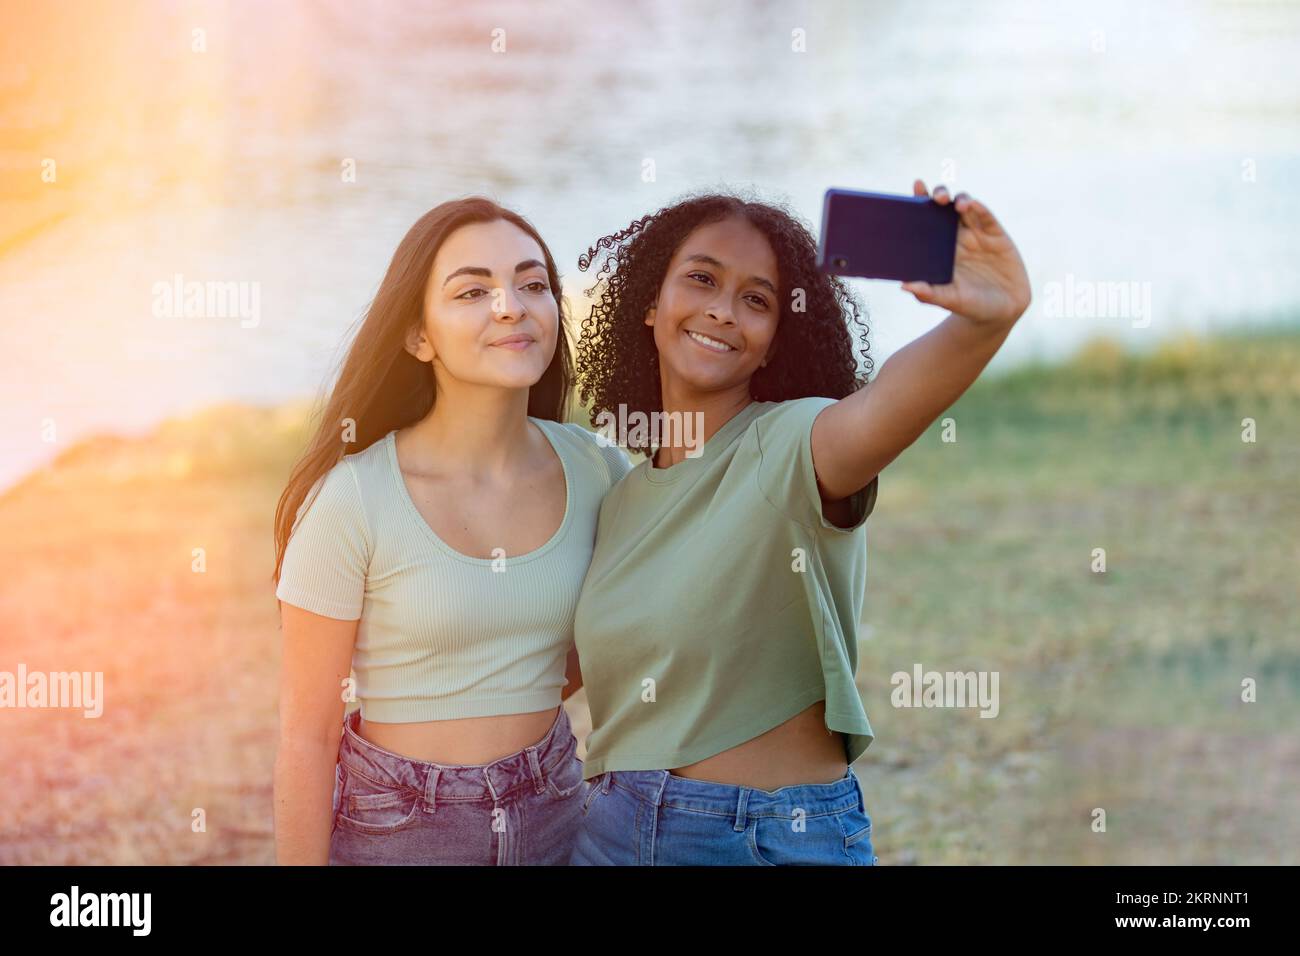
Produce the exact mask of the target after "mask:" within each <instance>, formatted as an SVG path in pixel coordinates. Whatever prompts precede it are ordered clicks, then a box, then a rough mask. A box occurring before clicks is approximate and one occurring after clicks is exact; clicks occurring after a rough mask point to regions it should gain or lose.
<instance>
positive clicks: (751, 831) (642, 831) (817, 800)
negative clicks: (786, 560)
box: [569, 767, 879, 866]
mask: <svg viewBox="0 0 1300 956" xmlns="http://www.w3.org/2000/svg"><path fill="white" fill-rule="evenodd" d="M582 813H583V818H582V826H581V828H580V829H579V831H578V835H577V842H576V843H575V844H574V848H573V855H572V856H571V857H570V858H569V862H570V864H572V865H574V866H791V865H805V866H874V865H875V864H876V863H877V862H879V860H878V858H877V857H876V855H875V853H874V852H873V851H872V847H871V817H869V816H868V815H867V812H866V806H865V805H864V803H863V797H862V785H861V783H860V782H859V781H858V778H857V776H856V774H854V772H853V768H852V767H850V768H849V769H848V770H847V771H846V772H845V774H844V776H843V777H841V778H840V779H839V780H837V781H835V782H834V783H821V784H798V785H795V786H789V787H781V788H780V789H778V790H757V789H754V788H752V787H737V786H731V785H729V784H723V783H713V782H710V781H707V780H694V779H691V778H689V777H677V776H674V775H673V774H671V773H669V772H668V771H667V770H611V771H608V772H606V773H603V774H600V775H599V776H596V777H594V778H592V780H591V786H590V790H589V791H588V792H587V795H586V797H585V798H584V800H583V802H582Z"/></svg>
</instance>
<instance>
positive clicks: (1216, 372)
mask: <svg viewBox="0 0 1300 956" xmlns="http://www.w3.org/2000/svg"><path fill="white" fill-rule="evenodd" d="M309 408H310V405H309V403H306V402H300V403H293V404H290V405H285V406H282V407H278V408H271V409H258V408H248V407H244V406H233V405H232V406H219V407H215V408H213V409H210V410H208V411H206V412H204V413H202V414H200V415H197V416H194V417H192V418H188V419H185V420H177V421H169V422H167V423H164V424H163V425H161V426H159V428H158V429H157V430H156V432H155V433H154V434H152V435H151V436H149V437H147V438H144V439H123V438H112V437H101V438H95V439H90V440H87V441H85V442H81V443H79V444H78V445H76V446H74V447H73V448H70V449H69V450H68V451H67V452H65V453H64V454H63V455H62V456H61V457H60V458H59V459H58V460H57V461H56V462H55V463H54V464H53V465H52V466H50V467H48V468H45V469H42V470H40V471H38V472H36V473H34V474H33V475H31V476H30V477H29V478H28V479H27V480H25V481H24V482H22V483H21V484H20V485H18V486H17V487H15V488H14V489H12V490H11V491H10V492H8V493H7V494H5V495H4V496H3V497H2V498H0V561H3V563H4V566H5V567H6V568H7V569H10V571H9V572H8V573H7V574H6V576H5V578H4V580H3V583H2V584H0V614H3V615H4V620H5V621H6V622H7V624H6V628H5V629H4V632H3V633H2V634H0V668H4V669H13V667H15V666H16V664H17V663H18V662H19V661H22V662H24V663H26V665H27V667H28V668H29V670H35V669H45V670H67V669H78V670H103V671H104V672H105V680H106V685H107V686H106V697H107V703H106V710H105V714H104V716H103V717H101V718H99V719H98V720H85V719H82V718H80V717H78V716H74V715H72V714H69V713H67V712H59V711H50V710H47V711H23V710H18V711H12V712H9V713H7V714H4V715H3V719H4V721H5V724H4V727H5V730H6V732H5V733H3V734H0V761H3V765H4V766H5V767H6V768H9V772H8V774H7V777H8V779H7V781H6V799H4V800H3V801H0V863H56V864H57V863H73V862H77V863H268V862H271V861H272V860H273V849H272V842H271V840H272V835H271V803H270V800H271V768H272V764H273V761H274V748H275V734H276V722H277V718H276V706H277V681H278V660H279V635H278V629H277V628H278V623H277V613H276V603H275V599H274V595H273V590H272V587H271V584H270V577H269V576H270V572H271V567H272V562H273V551H272V546H271V517H272V513H273V510H274V505H275V501H276V498H277V496H278V494H279V492H280V490H281V488H282V486H283V483H284V480H285V478H286V476H287V474H288V471H289V469H290V467H291V465H292V463H293V460H294V458H295V456H296V454H297V452H298V450H299V449H300V448H301V447H302V445H303V443H304V442H305V440H306V437H307V428H308V412H309ZM577 417H579V418H581V417H583V416H582V413H581V412H579V413H578V416H577ZM1246 417H1250V418H1253V419H1254V420H1255V422H1256V427H1257V432H1258V434H1257V441H1256V442H1255V443H1253V444H1248V443H1243V442H1242V440H1241V432H1242V424H1241V422H1242V419H1243V418H1246ZM942 418H951V419H953V420H954V421H955V423H956V435H957V440H956V442H951V443H945V442H943V441H941V440H940V434H941V431H942V428H943V424H942ZM1298 422H1300V328H1296V329H1289V330H1288V329H1283V330H1276V329H1275V330H1272V331H1268V332H1262V333H1253V334H1250V333H1244V334H1236V335H1231V336H1223V337H1216V338H1213V339H1209V340H1196V339H1187V338H1184V339H1177V340H1172V341H1169V342H1166V343H1165V344H1163V345H1161V346H1159V347H1157V348H1155V349H1153V350H1151V351H1150V352H1148V353H1146V354H1142V355H1130V354H1126V353H1124V352H1123V351H1121V350H1120V349H1119V348H1118V347H1117V346H1116V345H1114V344H1113V343H1110V342H1107V341H1104V340H1099V341H1096V342H1093V343H1091V344H1090V345H1089V346H1087V347H1086V348H1085V349H1084V350H1082V351H1081V352H1080V353H1079V354H1078V355H1077V356H1076V357H1075V358H1074V359H1072V360H1070V361H1068V362H1065V363H1061V364H1051V365H1048V364H1043V365H1031V366H1027V367H1022V368H1019V369H1017V370H1015V371H1012V372H1009V373H1006V374H1002V375H997V376H989V377H986V378H984V379H981V380H980V381H979V382H977V383H976V384H975V386H973V387H972V388H971V389H970V390H969V391H968V392H967V393H966V394H965V395H964V396H963V397H962V398H961V399H960V400H959V401H958V402H957V403H956V404H955V405H954V406H953V407H952V408H951V409H950V410H949V411H948V412H946V413H945V415H944V416H941V421H940V422H936V423H935V425H933V426H932V427H931V428H930V429H929V430H928V431H927V432H926V434H925V435H923V436H922V437H921V438H920V439H919V440H918V441H917V443H916V444H915V445H914V446H913V447H912V448H910V449H909V450H908V451H907V452H905V453H904V454H903V455H902V456H901V457H900V458H899V459H898V460H897V461H895V462H894V463H893V464H891V465H890V466H889V468H888V469H886V471H885V472H884V473H883V474H882V476H881V481H880V496H879V499H878V502H877V506H876V511H875V513H874V514H873V515H872V517H871V518H870V520H869V523H868V529H869V531H868V548H869V551H868V554H869V556H868V578H869V580H868V593H867V601H866V607H865V614H864V622H863V623H864V628H863V638H862V644H861V654H860V667H859V674H858V680H859V684H860V686H861V688H862V690H863V694H864V698H865V700H866V704H867V711H868V713H869V715H870V717H871V721H872V725H873V727H874V728H875V730H876V735H877V736H876V740H875V742H874V743H873V744H872V746H871V748H870V749H869V750H868V751H867V753H866V754H865V755H864V757H863V758H862V759H861V760H860V761H859V763H858V764H857V766H856V769H857V772H858V774H859V776H860V778H861V779H862V782H863V787H864V791H865V793H866V797H867V809H868V812H869V813H870V814H871V816H872V819H873V822H874V832H873V843H874V845H875V849H876V852H877V855H878V856H879V857H880V860H881V863H882V864H900V863H901V864H906V863H922V864H930V863H977V864H978V863H1076V862H1077V863H1122V864H1130V863H1139V864H1141V863H1152V864H1154V863H1279V862H1289V863H1294V862H1296V855H1297V854H1296V851H1295V848H1296V847H1297V846H1300V812H1298V807H1297V798H1296V791H1297V786H1296V785H1297V783H1298V782H1300V734H1297V733H1296V723H1297V722H1296V714H1297V713H1298V712H1300V711H1298V709H1297V703H1300V643H1298V642H1297V640H1296V629H1295V628H1296V624H1295V622H1296V621H1297V620H1300V614H1297V611H1298V610H1300V609H1298V608H1297V605H1298V604H1300V596H1298V593H1297V586H1296V583H1297V582H1296V571H1297V568H1300V561H1297V557H1300V555H1298V554H1297V550H1298V546H1297V530H1298V529H1300V482H1298V481H1297V476H1300V424H1298ZM585 423H586V422H584V424H585ZM195 547H203V548H204V549H205V551H206V554H207V571H206V572H205V573H203V574H195V573H193V572H192V571H191V550H192V549H193V548H195ZM1094 548H1104V549H1105V550H1106V561H1107V570H1106V572H1105V573H1104V574H1097V573H1093V572H1092V570H1091V568H1090V565H1091V561H1092V552H1093V549H1094ZM915 663H920V664H922V665H923V666H924V668H925V669H927V670H939V671H967V670H997V671H998V672H999V674H1000V675H1001V680H1000V688H999V690H1000V713H999V715H998V716H997V718H996V719H984V718H980V717H979V716H978V713H977V712H976V711H975V710H965V711H955V710H942V709H936V710H909V709H895V708H893V707H891V706H890V691H891V686H890V675H891V674H893V673H894V672H896V671H906V672H910V671H911V670H912V667H913V665H914V664H915ZM1246 677H1250V678H1253V679H1255V680H1256V681H1257V682H1258V701H1257V702H1256V703H1251V704H1246V703H1243V702H1242V701H1241V699H1240V694H1241V681H1242V679H1243V678H1246ZM568 706H569V708H570V713H571V715H572V716H573V718H574V724H575V732H576V733H577V734H578V736H579V739H580V740H581V739H582V737H583V736H584V734H585V731H586V728H587V726H588V722H587V715H586V707H585V695H583V694H581V693H580V694H578V695H575V696H574V697H573V698H571V699H570V701H569V702H568ZM195 808H202V809H203V810H204V812H205V814H206V818H207V829H206V831H204V832H199V833H195V832H194V831H193V828H192V826H191V813H192V811H193V810H194V809H195ZM1095 808H1102V809H1104V810H1105V811H1106V818H1107V829H1106V832H1104V833H1094V832H1092V830H1091V829H1090V823H1091V820H1092V813H1093V811H1094V809H1095Z"/></svg>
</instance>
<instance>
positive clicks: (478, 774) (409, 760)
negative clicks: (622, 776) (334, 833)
mask: <svg viewBox="0 0 1300 956" xmlns="http://www.w3.org/2000/svg"><path fill="white" fill-rule="evenodd" d="M360 725H361V712H360V711H359V710H356V711H353V712H352V713H350V714H348V715H347V719H345V720H344V721H343V738H342V741H341V743H340V746H339V763H341V764H342V765H343V766H344V768H345V770H347V771H351V772H354V773H359V774H360V775H361V776H363V777H367V778H369V779H370V780H372V781H374V782H375V783H377V784H380V785H381V786H391V787H395V788H396V787H408V788H411V789H413V790H417V791H420V792H422V793H423V794H424V797H425V800H426V801H428V803H429V804H430V805H433V803H434V795H435V793H436V795H437V799H438V800H475V799H485V798H486V799H491V800H493V801H494V802H495V801H498V800H501V799H502V798H503V797H505V796H507V795H508V794H510V793H511V792H512V791H514V790H517V789H519V788H520V787H523V786H531V787H533V788H534V789H535V790H536V791H537V792H538V793H540V792H541V791H542V789H543V788H544V787H545V786H546V778H547V776H548V775H549V774H550V773H551V772H552V771H553V770H554V769H555V768H556V767H558V766H559V765H560V764H561V763H562V762H563V761H565V760H567V759H569V756H570V754H571V753H572V752H573V751H575V750H576V749H577V741H576V740H575V739H574V737H573V731H572V728H571V727H570V724H569V715H568V713H567V712H566V711H565V709H564V706H563V705H560V708H559V713H558V714H556V716H555V720H554V722H553V723H552V724H551V729H550V730H548V731H547V732H546V736H544V737H543V738H542V739H541V740H539V741H538V742H537V743H535V744H531V745H529V746H527V747H525V748H524V749H523V750H520V751H518V752H517V753H513V754H510V755H509V756H506V757H501V758H499V759H497V760H494V761H492V762H491V763H486V764H441V763H432V762H430V761H427V760H416V759H415V758H413V757H404V756H402V755H401V754H395V753H393V752H391V751H388V750H385V749H383V748H382V747H379V746H376V745H375V744H373V743H371V742H370V741H368V740H366V739H365V738H364V737H362V736H361V735H360V734H359V733H357V728H358V727H360Z"/></svg>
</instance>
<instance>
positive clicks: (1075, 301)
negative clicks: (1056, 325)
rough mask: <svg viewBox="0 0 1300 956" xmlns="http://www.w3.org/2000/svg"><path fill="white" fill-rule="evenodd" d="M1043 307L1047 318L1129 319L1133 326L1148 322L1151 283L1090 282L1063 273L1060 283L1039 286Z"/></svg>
mask: <svg viewBox="0 0 1300 956" xmlns="http://www.w3.org/2000/svg"><path fill="white" fill-rule="evenodd" d="M1043 310H1044V313H1045V314H1046V316H1047V317H1048V318H1049V319H1131V320H1132V321H1133V328H1135V329H1145V328H1146V327H1147V326H1149V325H1150V324H1151V283H1150V282H1137V281H1119V282H1114V281H1104V282H1101V281H1092V280H1088V279H1076V278H1075V277H1074V273H1073V272H1067V273H1066V274H1065V281H1064V282H1055V281H1053V282H1049V283H1047V284H1046V285H1045V286H1044V287H1043Z"/></svg>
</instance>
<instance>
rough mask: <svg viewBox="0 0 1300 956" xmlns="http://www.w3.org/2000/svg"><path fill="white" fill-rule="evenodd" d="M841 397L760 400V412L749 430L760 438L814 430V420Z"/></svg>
mask: <svg viewBox="0 0 1300 956" xmlns="http://www.w3.org/2000/svg"><path fill="white" fill-rule="evenodd" d="M837 401H839V399H835V398H825V397H823V396H820V395H811V396H807V397H805V398H790V399H786V400H785V401H781V402H758V403H757V404H758V405H759V408H758V412H757V414H756V415H755V416H754V419H753V421H752V422H750V425H749V430H750V431H752V432H754V433H755V434H756V435H757V436H758V437H759V440H760V441H762V440H763V439H770V438H776V437H780V436H799V435H802V434H805V433H809V432H811V431H812V425H813V422H814V421H815V420H816V418H817V416H818V415H820V414H821V413H822V411H823V410H824V409H826V408H828V407H829V406H831V405H834V404H835V403H836V402H837Z"/></svg>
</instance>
